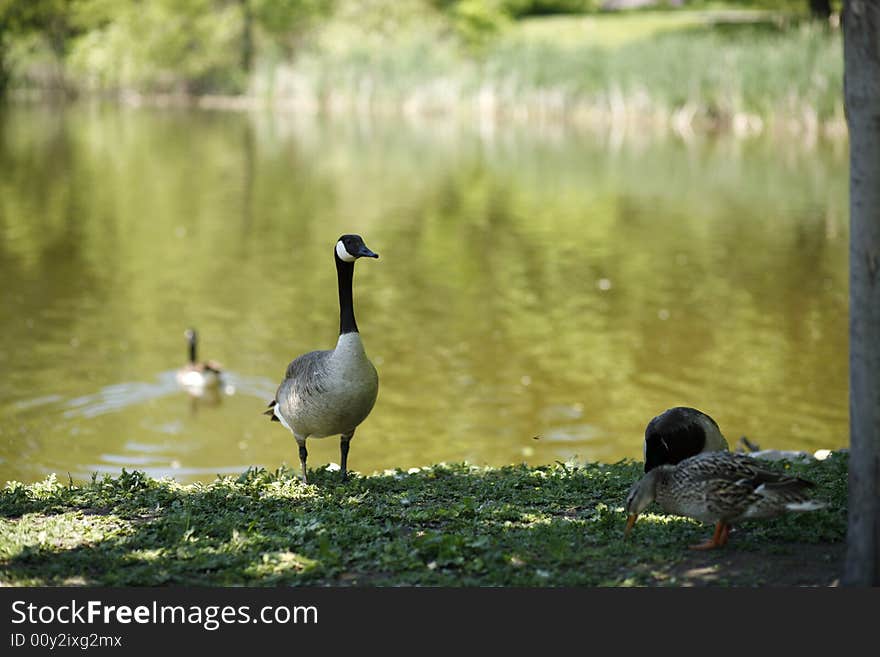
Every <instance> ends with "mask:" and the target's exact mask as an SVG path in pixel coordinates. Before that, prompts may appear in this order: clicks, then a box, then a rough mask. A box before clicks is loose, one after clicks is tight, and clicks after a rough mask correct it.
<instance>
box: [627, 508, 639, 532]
mask: <svg viewBox="0 0 880 657" xmlns="http://www.w3.org/2000/svg"><path fill="white" fill-rule="evenodd" d="M638 517H639V514H638V513H631V514H629V515H628V516H627V517H626V529H624V530H623V535H624V536H629V533H630V532H631V531H632V528H633V525H634V524H636V520H638Z"/></svg>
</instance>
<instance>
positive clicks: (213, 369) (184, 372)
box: [177, 328, 223, 394]
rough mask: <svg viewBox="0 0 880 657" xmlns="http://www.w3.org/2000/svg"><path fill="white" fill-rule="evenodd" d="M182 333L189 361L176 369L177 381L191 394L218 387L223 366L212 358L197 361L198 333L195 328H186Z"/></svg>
mask: <svg viewBox="0 0 880 657" xmlns="http://www.w3.org/2000/svg"><path fill="white" fill-rule="evenodd" d="M183 335H184V337H186V341H187V344H188V345H189V362H188V363H187V364H186V365H184V366H183V367H181V368H180V369H179V370H177V382H178V383H179V384H180V385H181V386H182V387H183V388H185V389H186V390H187V391H188V392H190V393H192V394H200V393H201V392H202V391H204V390H205V389H209V388H217V387H219V386H220V383H221V378H222V374H223V366H222V365H220V363H218V362H216V361H213V360H206V361H204V362H199V361H198V359H197V354H196V352H197V350H198V335H197V334H196V331H195V329H191V328H188V329H186V331H184V333H183Z"/></svg>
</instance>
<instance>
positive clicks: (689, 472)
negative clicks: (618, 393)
mask: <svg viewBox="0 0 880 657" xmlns="http://www.w3.org/2000/svg"><path fill="white" fill-rule="evenodd" d="M814 486H815V484H813V483H812V482H810V481H807V480H805V479H801V478H800V477H790V476H787V475H783V474H779V473H777V472H773V471H771V470H767V469H765V468H762V467H761V466H760V464H759V463H758V462H756V461H755V459H754V458H752V457H750V456H746V455H743V454H731V453H729V452H710V453H705V454H698V455H696V456H692V457H690V458H688V459H685V460H683V461H681V462H680V463H678V464H677V465H660V466H657V467H656V468H654V469H652V470H651V471H650V472H648V473H647V474H646V475H645V476H644V477H642V478H641V479H640V480H639V481H638V482H636V483H635V484H634V485H633V487H632V488H631V489H630V491H629V494H628V495H627V497H626V512H627V515H628V518H627V525H626V533H627V534H629V531H630V530H631V529H632V527H633V525H634V524H635V522H636V519H637V518H638V516H639V514H640V513H641V512H642V511H643V510H644V509H645V508H646V507H647V506H648V505H649V504H650V503H651V502H654V501H656V502H657V504H659V505H660V507H661V508H662V509H663V510H664V511H665V512H666V513H671V514H674V515H680V516H688V517H690V518H694V519H696V520H700V521H702V522H707V523H711V522H714V523H716V526H715V534H714V535H713V536H712V538H711V539H709V540H708V541H706V542H705V543H701V544H700V545H695V546H692V547H693V548H695V549H710V548H715V547H720V546H722V545H724V544H725V543H726V542H727V537H728V533H729V531H730V525H731V524H732V523H735V522H738V521H741V520H749V519H753V518H772V517H774V516H778V515H781V514H783V513H786V512H789V511H813V510H815V509H819V508H822V507H823V506H824V504H822V503H820V502H816V501H815V500H812V499H810V495H809V491H810V489H811V488H813V487H814Z"/></svg>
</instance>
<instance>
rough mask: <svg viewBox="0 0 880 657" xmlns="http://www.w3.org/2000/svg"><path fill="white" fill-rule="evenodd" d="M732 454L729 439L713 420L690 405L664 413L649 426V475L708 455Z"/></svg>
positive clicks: (649, 423)
mask: <svg viewBox="0 0 880 657" xmlns="http://www.w3.org/2000/svg"><path fill="white" fill-rule="evenodd" d="M717 451H725V452H726V451H728V445H727V440H726V439H725V438H724V435H723V434H722V433H721V429H719V428H718V423H717V422H715V420H713V419H712V418H711V417H709V416H708V415H706V414H705V413H703V412H702V411H698V410H697V409H696V408H690V407H688V406H676V407H674V408H670V409H667V410H665V411H663V412H662V413H661V414H660V415H658V416H657V417H655V418H654V419H652V420H651V421H650V422H648V426H647V427H645V472H650V471H651V470H653V469H654V468H656V467H657V466H658V465H663V464H669V465H675V464H676V463H680V462H681V461H683V460H684V459H686V458H689V457H691V456H695V455H697V454H702V453H704V452H717Z"/></svg>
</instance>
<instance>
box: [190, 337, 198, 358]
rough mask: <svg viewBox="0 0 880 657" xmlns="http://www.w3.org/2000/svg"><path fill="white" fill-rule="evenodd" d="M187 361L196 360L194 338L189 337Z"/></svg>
mask: <svg viewBox="0 0 880 657" xmlns="http://www.w3.org/2000/svg"><path fill="white" fill-rule="evenodd" d="M189 362H190V363H195V362H196V339H195V338H190V341H189Z"/></svg>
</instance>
